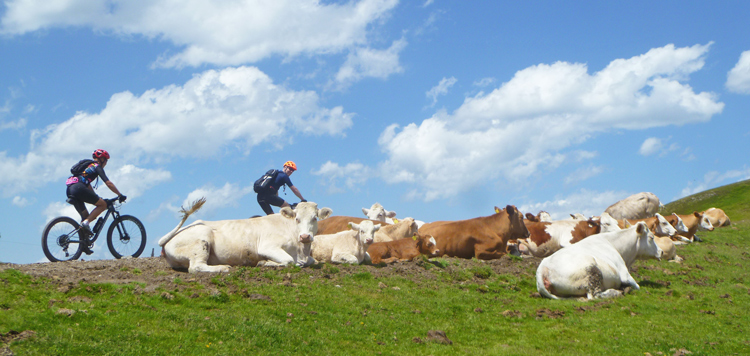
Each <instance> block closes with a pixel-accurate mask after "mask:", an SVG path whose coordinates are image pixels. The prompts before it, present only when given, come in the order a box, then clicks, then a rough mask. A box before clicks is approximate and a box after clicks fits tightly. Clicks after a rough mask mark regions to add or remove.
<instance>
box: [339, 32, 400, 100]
mask: <svg viewBox="0 0 750 356" xmlns="http://www.w3.org/2000/svg"><path fill="white" fill-rule="evenodd" d="M406 44H407V42H406V40H405V39H403V38H402V39H400V40H398V41H394V42H393V44H392V45H391V47H389V48H388V49H386V50H376V49H372V48H357V49H355V50H353V51H352V52H351V53H349V56H348V57H347V58H346V62H345V63H344V65H342V66H341V68H340V69H339V71H338V73H336V77H335V79H334V82H333V83H330V84H329V85H328V86H329V87H334V88H335V89H337V90H343V89H345V88H347V87H348V86H350V85H351V84H352V83H354V82H357V81H360V80H362V79H363V78H367V77H371V78H378V79H387V78H388V77H389V76H390V75H392V74H395V73H401V72H403V71H404V69H403V68H402V67H401V64H399V54H400V53H401V51H402V50H403V49H404V48H405V47H406Z"/></svg>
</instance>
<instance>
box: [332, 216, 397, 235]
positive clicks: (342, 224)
mask: <svg viewBox="0 0 750 356" xmlns="http://www.w3.org/2000/svg"><path fill="white" fill-rule="evenodd" d="M364 220H370V221H372V223H373V224H380V225H381V226H382V225H387V223H384V222H382V221H380V220H371V219H367V218H359V217H354V216H342V215H339V216H331V217H329V218H326V219H324V220H320V221H318V235H330V234H335V233H337V232H341V231H346V230H349V229H350V228H349V222H353V223H355V224H359V223H361V222H362V221H364Z"/></svg>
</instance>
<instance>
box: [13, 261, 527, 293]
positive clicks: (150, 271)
mask: <svg viewBox="0 0 750 356" xmlns="http://www.w3.org/2000/svg"><path fill="white" fill-rule="evenodd" d="M440 260H441V261H446V262H447V266H445V267H438V266H435V265H436V264H437V262H435V261H425V260H422V259H419V258H417V259H415V260H414V261H409V262H397V263H394V264H390V265H387V266H372V265H359V266H349V265H336V271H332V269H331V268H327V267H326V266H324V265H323V264H317V265H315V266H312V267H305V268H302V269H301V270H300V271H299V272H297V274H299V275H297V276H294V275H292V274H291V273H287V274H286V276H285V277H284V283H292V281H293V280H294V279H297V278H326V279H333V280H335V279H338V278H341V277H342V276H346V275H350V274H355V273H362V272H369V273H370V274H371V275H372V276H373V277H374V278H376V279H378V278H381V277H388V276H394V275H397V276H401V277H402V278H406V279H409V280H413V281H415V282H420V281H424V280H432V279H435V278H439V276H438V273H446V272H447V273H453V272H458V271H462V270H469V271H471V270H473V269H477V270H486V268H487V266H488V267H490V268H491V269H492V271H493V272H494V273H497V274H508V275H516V276H527V277H529V276H532V277H533V274H534V272H535V271H536V267H537V266H538V265H539V262H540V259H538V258H524V259H518V258H510V257H507V256H505V257H503V258H500V259H496V260H491V261H477V260H466V259H459V258H441V259H440ZM426 264H433V266H426ZM274 268H278V267H253V269H261V270H265V269H269V270H273V269H274ZM6 269H15V270H18V271H20V272H22V273H24V274H27V275H30V276H32V277H43V278H45V279H48V280H50V281H52V282H53V283H56V284H57V285H59V287H58V288H59V290H60V291H62V292H67V289H70V288H73V287H74V286H77V285H78V284H79V283H81V282H83V283H91V284H97V283H113V284H128V283H132V282H137V283H142V284H145V287H143V289H144V291H145V292H151V291H154V290H155V289H156V288H157V287H159V286H161V287H164V288H165V289H168V290H169V289H172V288H177V289H181V288H180V287H181V285H182V286H184V283H182V284H181V285H180V284H179V283H177V284H176V283H175V279H177V280H178V281H180V282H187V283H196V282H197V283H201V284H203V285H209V284H211V283H212V279H214V277H216V276H217V275H221V274H220V273H198V274H190V273H187V272H186V271H178V270H174V269H172V268H171V267H169V265H168V264H167V263H166V261H164V259H163V258H161V257H146V258H127V259H125V258H124V259H120V260H94V261H69V262H55V263H51V262H48V263H32V264H12V263H0V271H3V270H6ZM237 270H238V267H233V268H232V270H230V273H232V272H235V271H237ZM252 275H253V277H246V278H243V279H247V278H251V279H252V280H253V283H274V284H276V283H278V281H273V280H269V279H266V278H265V277H263V276H262V275H263V274H262V273H254V274H252ZM486 277H487V276H486V275H485V274H483V273H477V274H476V275H474V276H473V281H472V280H465V279H463V280H460V281H459V280H458V279H457V280H456V281H454V282H453V283H456V284H464V283H472V282H476V283H479V282H480V281H481V280H483V279H482V278H486Z"/></svg>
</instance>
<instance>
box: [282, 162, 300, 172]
mask: <svg viewBox="0 0 750 356" xmlns="http://www.w3.org/2000/svg"><path fill="white" fill-rule="evenodd" d="M284 167H289V168H291V169H292V170H293V171H296V170H297V165H296V164H294V162H292V161H286V163H284Z"/></svg>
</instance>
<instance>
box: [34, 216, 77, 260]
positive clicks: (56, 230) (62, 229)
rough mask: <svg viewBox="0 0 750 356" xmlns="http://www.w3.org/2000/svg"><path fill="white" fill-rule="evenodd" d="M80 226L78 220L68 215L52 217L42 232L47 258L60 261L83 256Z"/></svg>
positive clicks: (43, 247) (43, 248) (43, 246)
mask: <svg viewBox="0 0 750 356" xmlns="http://www.w3.org/2000/svg"><path fill="white" fill-rule="evenodd" d="M79 228H80V225H78V222H77V221H75V220H73V219H72V218H69V217H67V216H61V217H58V218H54V219H52V221H50V222H49V223H48V224H47V226H45V227H44V232H43V233H42V250H43V251H44V255H45V256H47V259H48V260H50V261H51V262H60V261H70V260H76V259H78V257H81V252H82V251H81V244H80V242H81V236H80V235H79V232H78V229H79ZM82 233H83V232H81V234H82Z"/></svg>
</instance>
